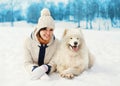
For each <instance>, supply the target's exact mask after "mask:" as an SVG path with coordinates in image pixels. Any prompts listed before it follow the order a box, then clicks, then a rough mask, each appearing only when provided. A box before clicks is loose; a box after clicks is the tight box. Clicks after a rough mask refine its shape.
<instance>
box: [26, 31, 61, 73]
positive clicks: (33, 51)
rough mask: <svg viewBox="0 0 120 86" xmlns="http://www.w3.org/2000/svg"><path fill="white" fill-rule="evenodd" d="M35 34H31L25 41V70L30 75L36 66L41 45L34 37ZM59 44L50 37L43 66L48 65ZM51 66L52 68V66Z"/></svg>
mask: <svg viewBox="0 0 120 86" xmlns="http://www.w3.org/2000/svg"><path fill="white" fill-rule="evenodd" d="M36 33H37V32H35V31H34V32H32V34H31V36H30V37H28V38H27V39H26V40H25V46H24V49H25V62H24V65H25V69H26V71H27V72H29V73H31V72H32V69H33V66H38V58H39V50H40V47H39V46H41V44H40V43H39V42H38V40H37V37H36ZM58 44H59V41H58V39H56V38H55V37H54V36H53V37H52V39H51V41H50V42H49V43H48V44H47V46H48V47H47V48H46V52H45V57H44V64H49V62H50V60H51V59H52V57H53V56H54V54H55V52H56V49H57V46H58ZM51 66H54V65H53V64H52V65H51Z"/></svg>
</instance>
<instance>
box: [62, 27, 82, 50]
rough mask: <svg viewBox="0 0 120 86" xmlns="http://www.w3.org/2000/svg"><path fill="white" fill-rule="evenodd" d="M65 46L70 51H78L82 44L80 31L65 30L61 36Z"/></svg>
mask: <svg viewBox="0 0 120 86" xmlns="http://www.w3.org/2000/svg"><path fill="white" fill-rule="evenodd" d="M63 41H64V43H65V46H67V48H68V49H70V50H71V51H74V52H77V51H79V49H80V47H81V45H82V43H83V35H82V32H81V30H80V29H65V31H64V34H63Z"/></svg>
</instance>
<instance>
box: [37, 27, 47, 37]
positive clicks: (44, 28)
mask: <svg viewBox="0 0 120 86" xmlns="http://www.w3.org/2000/svg"><path fill="white" fill-rule="evenodd" d="M46 29H47V27H43V28H41V29H40V30H39V31H38V33H37V34H38V36H39V37H41V36H40V31H41V30H46Z"/></svg>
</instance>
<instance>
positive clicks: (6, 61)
mask: <svg viewBox="0 0 120 86" xmlns="http://www.w3.org/2000/svg"><path fill="white" fill-rule="evenodd" d="M74 26H75V25H74V24H72V23H65V22H62V23H59V22H57V23H56V29H55V35H56V37H57V38H58V39H61V36H62V32H63V30H64V28H74ZM33 27H34V25H29V24H26V23H25V22H23V23H17V24H16V25H15V27H10V26H9V25H8V24H2V25H1V24H0V86H120V31H116V30H115V31H113V30H112V31H96V30H84V29H83V30H82V31H83V33H84V37H85V40H86V44H87V46H88V48H89V49H90V50H91V52H92V53H93V54H94V55H95V59H96V62H95V64H94V66H93V68H92V69H90V70H88V71H85V72H84V73H83V74H81V75H79V76H77V77H75V78H74V79H72V80H68V79H64V78H60V77H59V76H58V74H56V73H54V74H52V75H50V77H51V79H52V80H51V81H41V80H31V79H30V77H29V75H28V74H27V73H26V72H25V70H24V66H23V58H24V52H23V44H24V39H25V37H26V36H30V33H31V32H32V31H33Z"/></svg>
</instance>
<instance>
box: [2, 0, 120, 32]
mask: <svg viewBox="0 0 120 86" xmlns="http://www.w3.org/2000/svg"><path fill="white" fill-rule="evenodd" d="M44 7H47V8H49V9H50V11H51V13H52V14H51V15H52V16H53V18H54V19H55V20H56V21H66V22H74V23H76V27H82V28H85V29H97V30H101V29H104V30H110V29H112V28H117V29H119V28H120V0H25V1H21V0H0V23H5V22H10V24H11V26H14V22H18V21H26V22H27V23H34V24H36V23H37V21H38V18H39V16H40V11H41V10H42V9H43V8H44ZM83 22H84V23H83ZM96 23H97V24H96ZM95 25H97V26H95Z"/></svg>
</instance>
